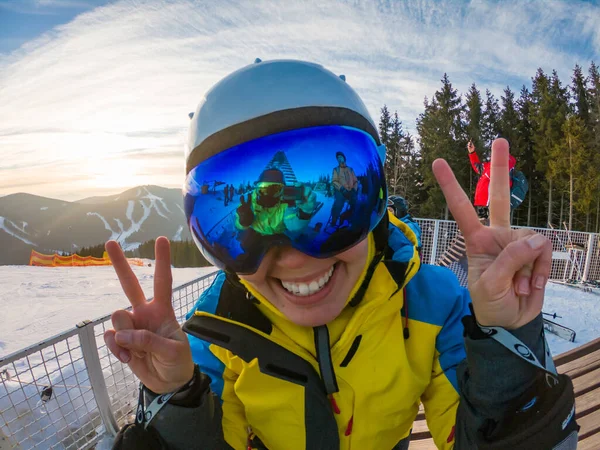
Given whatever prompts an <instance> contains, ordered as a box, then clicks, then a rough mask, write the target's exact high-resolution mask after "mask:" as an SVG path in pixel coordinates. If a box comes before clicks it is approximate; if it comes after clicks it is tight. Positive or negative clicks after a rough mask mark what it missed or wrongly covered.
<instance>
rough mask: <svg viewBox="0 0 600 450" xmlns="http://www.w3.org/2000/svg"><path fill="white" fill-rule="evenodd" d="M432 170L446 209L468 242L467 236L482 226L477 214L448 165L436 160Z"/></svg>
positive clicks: (443, 161)
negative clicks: (446, 205) (442, 194)
mask: <svg viewBox="0 0 600 450" xmlns="http://www.w3.org/2000/svg"><path fill="white" fill-rule="evenodd" d="M432 168H433V173H434V175H435V178H436V180H437V182H438V184H439V185H440V187H441V188H442V192H443V193H444V197H446V202H447V203H448V207H449V208H450V211H451V212H452V215H453V216H454V218H455V219H456V222H457V223H458V228H460V231H461V232H462V234H463V235H464V237H465V240H466V241H468V239H469V236H471V235H472V234H473V233H474V232H475V231H477V230H478V229H479V228H480V227H481V226H482V225H481V224H480V223H479V219H478V218H477V213H476V212H475V210H474V209H473V206H471V201H470V200H469V197H467V194H465V192H464V191H463V190H462V188H461V187H460V184H458V181H457V180H456V177H455V176H454V173H453V172H452V169H451V168H450V166H449V165H448V163H447V162H446V161H445V160H443V159H436V160H435V161H434V162H433V165H432Z"/></svg>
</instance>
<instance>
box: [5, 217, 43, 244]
mask: <svg viewBox="0 0 600 450" xmlns="http://www.w3.org/2000/svg"><path fill="white" fill-rule="evenodd" d="M6 222H8V223H9V224H10V225H12V226H13V227H14V228H16V229H17V230H20V228H19V227H18V226H17V225H16V224H15V223H14V222H13V221H12V220H9V219H6V218H4V217H2V216H0V230H3V231H6V232H7V233H8V234H10V235H11V236H13V237H16V238H17V239H19V240H21V241H23V242H24V243H26V244H28V245H35V246H37V244H34V243H33V242H31V241H29V240H27V239H26V238H24V237H23V236H19V235H18V234H17V233H15V232H14V231H12V230H10V229H9V228H7V226H6ZM23 224H24V225H23V230H22V231H23V232H24V233H25V234H27V232H26V231H25V226H26V225H27V222H23Z"/></svg>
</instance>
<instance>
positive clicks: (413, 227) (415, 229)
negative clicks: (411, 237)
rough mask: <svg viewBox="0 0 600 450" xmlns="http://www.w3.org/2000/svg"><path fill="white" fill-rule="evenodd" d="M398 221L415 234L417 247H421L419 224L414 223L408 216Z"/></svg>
mask: <svg viewBox="0 0 600 450" xmlns="http://www.w3.org/2000/svg"><path fill="white" fill-rule="evenodd" d="M400 220H401V221H402V222H404V223H405V224H406V225H408V226H409V227H410V229H411V230H412V231H413V233H415V236H417V247H419V248H420V247H421V227H420V226H419V224H418V223H417V222H415V220H414V219H413V218H412V216H411V215H410V214H407V215H406V216H404V217H403V218H402V219H400Z"/></svg>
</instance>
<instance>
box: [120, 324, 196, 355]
mask: <svg viewBox="0 0 600 450" xmlns="http://www.w3.org/2000/svg"><path fill="white" fill-rule="evenodd" d="M115 341H116V343H117V345H119V346H120V347H123V348H126V349H128V350H131V351H134V352H139V353H152V354H154V355H156V357H157V358H159V359H161V360H163V361H176V360H177V359H179V357H180V355H181V352H182V350H183V349H184V348H185V345H186V344H187V343H183V342H180V341H176V340H173V339H168V338H164V337H162V336H159V335H158V334H156V333H152V332H151V331H148V330H123V331H118V332H116V334H115Z"/></svg>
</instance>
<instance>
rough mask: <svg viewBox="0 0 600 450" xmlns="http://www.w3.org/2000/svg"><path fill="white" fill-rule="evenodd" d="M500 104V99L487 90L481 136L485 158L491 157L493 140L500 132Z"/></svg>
mask: <svg viewBox="0 0 600 450" xmlns="http://www.w3.org/2000/svg"><path fill="white" fill-rule="evenodd" d="M499 122H500V106H498V100H496V98H495V97H494V95H493V94H492V93H491V92H490V90H489V89H486V90H485V109H484V111H483V117H482V126H481V137H482V140H483V148H484V149H485V151H484V152H483V156H484V158H486V159H488V158H489V157H490V152H491V150H492V142H493V141H494V139H496V138H497V137H498V135H499V134H500V123H499Z"/></svg>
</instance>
